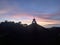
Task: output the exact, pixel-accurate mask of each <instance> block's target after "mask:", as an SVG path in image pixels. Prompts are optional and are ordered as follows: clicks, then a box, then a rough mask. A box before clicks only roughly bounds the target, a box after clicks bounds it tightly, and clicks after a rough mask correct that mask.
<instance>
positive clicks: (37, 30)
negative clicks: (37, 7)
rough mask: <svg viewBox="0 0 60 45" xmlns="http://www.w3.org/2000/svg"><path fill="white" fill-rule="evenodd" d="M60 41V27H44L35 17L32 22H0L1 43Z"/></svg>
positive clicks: (42, 43)
mask: <svg viewBox="0 0 60 45" xmlns="http://www.w3.org/2000/svg"><path fill="white" fill-rule="evenodd" d="M58 41H60V27H52V28H44V27H42V26H40V25H38V24H37V22H36V21H35V19H33V21H32V24H30V25H27V24H21V22H18V23H14V22H8V21H5V22H1V23H0V45H5V44H6V45H20V44H40V45H51V44H53V45H55V44H56V42H58Z"/></svg>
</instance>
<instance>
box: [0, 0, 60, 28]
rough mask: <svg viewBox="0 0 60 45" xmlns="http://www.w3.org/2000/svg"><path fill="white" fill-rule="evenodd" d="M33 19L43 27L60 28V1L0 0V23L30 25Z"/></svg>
mask: <svg viewBox="0 0 60 45" xmlns="http://www.w3.org/2000/svg"><path fill="white" fill-rule="evenodd" d="M34 17H35V18H36V21H37V23H38V24H40V25H42V26H44V27H51V26H60V23H59V22H60V0H0V22H1V21H5V20H8V21H15V22H19V21H21V22H22V23H23V24H24V23H27V24H30V23H31V21H32V19H33V18H34Z"/></svg>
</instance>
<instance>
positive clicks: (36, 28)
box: [28, 18, 46, 31]
mask: <svg viewBox="0 0 60 45" xmlns="http://www.w3.org/2000/svg"><path fill="white" fill-rule="evenodd" d="M28 29H29V30H40V31H43V30H46V29H45V28H44V27H43V26H41V25H38V24H37V22H36V19H35V18H34V19H33V21H32V24H30V25H29V26H28Z"/></svg>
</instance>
